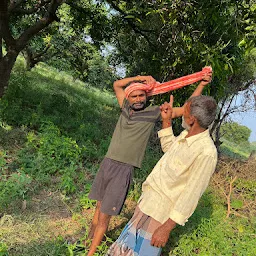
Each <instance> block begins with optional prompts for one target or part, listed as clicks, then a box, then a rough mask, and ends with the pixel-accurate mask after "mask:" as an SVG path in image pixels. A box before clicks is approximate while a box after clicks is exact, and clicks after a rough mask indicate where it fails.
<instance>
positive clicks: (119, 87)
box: [113, 76, 156, 107]
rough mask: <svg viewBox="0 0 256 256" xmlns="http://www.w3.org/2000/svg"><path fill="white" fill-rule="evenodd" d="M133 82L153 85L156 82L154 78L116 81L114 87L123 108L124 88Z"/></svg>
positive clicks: (138, 77)
mask: <svg viewBox="0 0 256 256" xmlns="http://www.w3.org/2000/svg"><path fill="white" fill-rule="evenodd" d="M132 82H139V83H145V84H153V83H155V82H156V80H155V79H154V78H153V77H152V76H134V77H127V78H123V79H120V80H117V81H115V82H114V84H113V87H114V91H115V94H116V98H117V101H118V104H119V106H120V107H122V105H123V101H124V98H125V92H124V88H125V87H126V86H127V85H129V84H130V83H132Z"/></svg>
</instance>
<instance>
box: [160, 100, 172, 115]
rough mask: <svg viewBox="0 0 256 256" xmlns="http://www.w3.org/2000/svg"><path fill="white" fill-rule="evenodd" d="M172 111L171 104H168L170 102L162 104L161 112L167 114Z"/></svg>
mask: <svg viewBox="0 0 256 256" xmlns="http://www.w3.org/2000/svg"><path fill="white" fill-rule="evenodd" d="M170 109H171V107H170V103H168V102H165V103H164V104H162V105H161V106H160V110H161V111H163V112H165V113H167V111H168V110H170Z"/></svg>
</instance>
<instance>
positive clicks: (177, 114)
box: [172, 72, 212, 118]
mask: <svg viewBox="0 0 256 256" xmlns="http://www.w3.org/2000/svg"><path fill="white" fill-rule="evenodd" d="M211 81H212V72H210V73H208V74H206V75H205V76H204V77H203V79H202V80H201V82H200V83H199V85H198V86H197V88H196V89H195V91H194V92H193V93H192V95H191V96H190V97H194V96H199V95H201V94H202V92H203V90H204V88H205V86H206V85H207V84H209V83H210V82H211ZM183 111H184V105H183V106H182V107H178V108H173V110H172V118H176V117H180V116H182V115H183Z"/></svg>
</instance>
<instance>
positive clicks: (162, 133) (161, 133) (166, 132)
mask: <svg viewBox="0 0 256 256" xmlns="http://www.w3.org/2000/svg"><path fill="white" fill-rule="evenodd" d="M170 135H173V131H172V127H168V128H165V129H162V130H160V131H159V132H158V137H159V138H162V137H165V136H170Z"/></svg>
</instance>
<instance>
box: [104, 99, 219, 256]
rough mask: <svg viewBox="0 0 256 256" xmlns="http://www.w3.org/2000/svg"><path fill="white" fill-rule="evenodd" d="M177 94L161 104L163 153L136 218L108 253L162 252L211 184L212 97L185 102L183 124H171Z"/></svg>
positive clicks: (152, 255)
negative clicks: (176, 127) (174, 128)
mask: <svg viewBox="0 0 256 256" xmlns="http://www.w3.org/2000/svg"><path fill="white" fill-rule="evenodd" d="M172 104H173V97H172V96H171V97H170V103H167V102H165V103H164V104H163V105H162V106H161V107H160V109H161V116H162V128H163V129H162V130H160V131H159V132H158V136H159V138H160V141H161V146H162V149H163V152H164V153H165V154H164V155H163V156H162V158H161V159H160V160H159V162H158V163H157V164H156V166H155V167H154V169H153V171H152V172H151V173H150V175H149V176H148V177H147V179H146V181H145V182H144V183H143V185H142V195H141V198H140V199H139V202H138V206H137V208H136V210H135V213H134V215H133V217H132V219H131V220H130V221H129V223H128V224H127V225H126V227H125V228H124V230H123V232H122V234H121V235H120V237H119V238H118V239H117V241H116V242H115V243H114V244H113V245H112V246H111V247H110V249H109V251H108V253H107V255H112V256H113V255H114V256H118V255H122V256H126V255H127V256H128V255H139V256H146V255H150V256H158V255H160V254H161V248H162V247H164V246H165V244H166V243H167V241H168V238H169V235H170V232H171V231H172V229H173V228H174V227H175V226H176V224H177V223H178V224H179V225H185V222H187V220H188V218H189V217H190V216H191V215H192V214H193V212H194V210H195V208H196V206H197V204H198V200H199V199H200V197H201V196H202V194H203V192H204V191H205V189H206V188H207V186H208V183H209V180H210V178H211V175H212V174H213V172H214V170H215V167H216V163H217V151H216V148H215V146H214V143H213V141H212V139H211V137H210V135H209V130H208V127H209V125H210V124H211V123H212V121H213V120H214V118H215V115H216V108H217V104H216V102H215V100H214V99H213V98H212V97H209V96H202V95H201V96H196V97H191V98H190V99H189V100H188V101H187V102H186V103H185V105H184V114H183V117H182V118H183V122H182V126H183V127H184V128H185V130H184V131H183V132H182V133H181V134H180V135H179V136H178V137H175V136H174V135H173V132H172V128H171V121H172V120H171V119H172Z"/></svg>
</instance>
